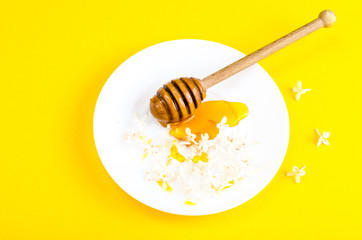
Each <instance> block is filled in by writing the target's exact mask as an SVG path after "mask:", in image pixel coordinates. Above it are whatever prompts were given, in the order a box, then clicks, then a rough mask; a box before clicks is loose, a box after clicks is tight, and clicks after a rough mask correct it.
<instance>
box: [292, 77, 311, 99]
mask: <svg viewBox="0 0 362 240" xmlns="http://www.w3.org/2000/svg"><path fill="white" fill-rule="evenodd" d="M310 90H311V89H302V82H301V81H298V82H297V86H296V87H293V92H295V93H297V94H296V95H295V100H297V101H298V100H299V98H300V96H301V95H302V94H304V93H306V92H308V91H310Z"/></svg>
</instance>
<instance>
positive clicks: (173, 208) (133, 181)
mask: <svg viewBox="0 0 362 240" xmlns="http://www.w3.org/2000/svg"><path fill="white" fill-rule="evenodd" d="M243 56H245V55H244V54H242V53H241V52H239V51H237V50H235V49H233V48H231V47H228V46H225V45H222V44H219V43H215V42H210V41H204V40H175V41H169V42H164V43H160V44H157V45H154V46H151V47H148V48H146V49H144V50H142V51H140V52H138V53H136V54H135V55H133V56H132V57H130V58H129V59H128V60H126V61H125V62H124V63H123V64H121V65H120V66H119V67H118V68H117V70H116V71H115V72H114V73H113V74H112V75H111V76H110V78H109V79H108V81H107V82H106V84H105V85H104V87H103V89H102V91H101V93H100V95H99V98H98V101H97V104H96V108H95V112H94V122H93V130H94V139H95V143H96V147H97V151H98V154H99V156H100V159H101V161H102V163H103V165H104V167H105V168H106V170H107V171H108V173H109V174H110V176H111V177H112V178H113V179H114V181H115V182H116V183H117V184H118V185H119V186H120V187H121V188H122V189H123V190H124V191H126V192H127V193H128V194H129V195H131V196H132V197H133V198H135V199H137V200H138V201H140V202H142V203H144V204H146V205H148V206H150V207H152V208H155V209H158V210H161V211H164V212H169V213H174V214H181V215H206V214H212V213H218V212H222V211H225V210H228V209H231V208H234V207H236V206H238V205H240V204H242V203H244V202H246V201H248V200H249V199H251V198H252V197H254V196H255V195H256V194H257V193H259V192H260V191H261V190H262V189H263V188H264V187H265V186H266V185H267V184H268V183H269V182H270V181H271V180H272V178H273V177H274V175H275V174H276V173H277V171H278V169H279V167H280V165H281V164H282V162H283V159H284V156H285V153H286V151H287V147H288V141H289V119H288V112H287V108H286V105H285V102H284V99H283V97H282V95H281V93H280V91H279V89H278V87H277V85H276V84H275V83H274V81H273V79H272V78H271V77H270V76H269V75H268V74H267V73H266V72H265V70H264V69H263V68H261V67H260V66H259V65H258V64H254V65H253V66H251V67H249V68H247V69H245V70H243V71H242V72H240V73H238V74H235V75H234V76H232V77H230V78H229V79H227V80H225V81H223V82H221V83H219V84H218V85H216V86H214V87H212V88H210V89H208V92H207V94H208V97H207V98H206V100H210V99H212V98H220V99H224V100H227V101H237V102H243V103H245V104H246V105H247V106H248V108H249V115H248V116H247V117H246V118H245V119H244V120H242V121H241V122H240V124H239V125H238V127H239V126H240V127H242V128H244V129H247V133H248V139H252V141H254V143H255V144H253V146H252V147H251V148H250V152H251V156H252V162H253V163H255V164H256V165H257V166H258V170H257V171H256V172H255V173H253V174H252V175H251V176H250V177H248V178H246V179H245V180H242V181H241V182H242V183H241V184H237V185H235V186H233V187H231V188H229V189H226V190H225V191H223V192H222V194H221V195H220V196H218V197H216V198H211V199H210V200H208V201H204V202H203V203H202V204H197V205H195V206H189V205H185V204H184V201H185V199H183V198H181V197H180V196H179V195H177V194H173V193H168V192H166V191H164V190H162V189H161V188H160V187H159V186H158V184H157V183H154V182H147V181H145V179H144V176H143V171H142V161H141V160H135V159H133V158H131V157H130V155H129V152H128V151H127V148H126V146H125V144H124V142H123V140H122V139H123V136H124V134H126V133H127V132H128V131H129V128H130V126H131V125H130V124H131V121H132V119H133V118H134V113H135V112H138V113H139V114H144V113H146V112H147V111H148V106H149V99H150V98H151V97H152V96H153V95H154V94H155V93H156V91H157V89H158V88H159V87H161V86H162V85H163V84H164V83H166V82H168V81H170V80H172V79H175V78H179V77H191V76H192V77H196V78H199V79H202V78H204V77H206V76H208V75H210V74H212V73H213V72H216V71H217V70H219V69H221V68H223V67H225V66H226V65H228V64H230V63H232V62H234V61H236V60H238V59H240V58H241V57H243ZM206 100H205V101H206Z"/></svg>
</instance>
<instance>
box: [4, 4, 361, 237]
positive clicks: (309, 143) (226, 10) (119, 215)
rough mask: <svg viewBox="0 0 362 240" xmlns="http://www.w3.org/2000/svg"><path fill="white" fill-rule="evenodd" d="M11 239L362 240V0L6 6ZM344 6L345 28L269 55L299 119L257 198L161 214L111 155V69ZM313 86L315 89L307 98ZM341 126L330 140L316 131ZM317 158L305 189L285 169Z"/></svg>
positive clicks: (244, 37) (291, 25) (245, 37)
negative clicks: (320, 142)
mask: <svg viewBox="0 0 362 240" xmlns="http://www.w3.org/2000/svg"><path fill="white" fill-rule="evenodd" d="M0 3H1V4H0V26H1V29H0V54H1V55H0V69H1V70H0V81H1V82H0V84H1V85H0V86H1V94H0V104H1V105H0V106H1V109H0V111H1V118H0V126H1V131H0V133H1V140H0V141H1V145H0V146H1V151H0V156H1V167H0V189H1V195H0V239H161V238H162V239H246V238H249V239H254V238H257V237H260V238H269V239H317V238H318V239H320V238H326V239H327V238H329V239H342V238H346V237H351V238H352V237H354V239H356V238H357V237H361V236H362V233H361V228H362V216H361V215H362V208H361V200H362V197H361V183H362V181H361V171H362V154H361V148H362V140H361V139H362V138H361V137H362V135H361V134H362V131H361V130H362V127H361V122H362V114H361V106H362V99H361V94H362V77H361V70H362V67H361V55H362V48H361V42H362V37H361V33H360V31H361V26H362V17H361V16H360V12H361V10H362V7H361V3H360V1H357V0H354V1H340V0H328V1H327V0H319V1H316V0H306V1H303V2H302V1H290V0H289V1H265V0H259V1H241V0H235V1H196V0H185V1H144V0H139V1H122V0H117V1H90V0H88V1H74V0H72V1H69V0H67V1H6V0H1V1H0ZM327 8H328V9H331V10H333V11H334V12H335V13H336V15H337V23H336V25H335V26H334V27H332V28H331V29H322V30H319V31H318V32H316V33H314V34H312V35H310V36H308V37H307V38H305V39H303V40H301V41H299V42H297V43H295V44H293V45H292V46H290V47H288V48H286V49H284V50H282V51H280V52H279V53H277V54H275V55H273V56H271V57H269V58H267V59H266V60H263V61H262V62H261V63H260V64H261V66H262V67H263V68H264V69H265V70H266V71H267V72H268V73H269V74H270V75H271V76H272V78H273V79H274V80H275V82H276V83H277V85H278V86H279V88H280V90H281V92H282V94H283V96H284V99H285V101H286V104H287V107H288V111H289V117H290V126H291V136H290V143H289V148H288V152H287V155H286V158H285V160H284V162H283V165H282V167H281V169H280V170H279V172H278V173H277V175H276V176H275V178H274V179H273V180H272V182H271V183H270V184H269V185H268V186H267V187H266V188H265V189H264V190H263V191H262V192H261V193H260V194H258V195H257V196H256V197H254V198H253V199H252V200H250V201H248V202H247V203H245V204H243V205H242V206H239V207H237V208H235V209H233V210H229V211H227V212H223V213H220V214H215V215H211V216H202V217H184V216H176V215H171V214H167V213H163V212H159V211H156V210H153V209H151V208H149V207H147V206H144V205H142V204H141V203H139V202H137V201H135V200H134V199H133V198H131V197H130V196H128V195H127V194H126V193H125V192H123V191H122V190H121V189H120V188H119V187H118V186H117V185H116V184H115V183H114V182H113V180H112V179H111V178H110V177H109V175H108V174H107V172H106V170H105V169H104V168H103V166H102V163H101V161H100V159H99V157H98V155H97V152H96V148H95V145H94V140H93V133H92V118H93V111H94V107H95V103H96V100H97V97H98V94H99V92H100V91H101V88H102V86H103V84H104V83H105V82H106V80H107V78H108V77H109V76H110V74H111V73H112V72H113V71H114V70H115V69H116V68H117V67H118V66H119V65H120V64H121V63H122V62H123V61H125V60H126V59H127V58H129V57H130V56H131V55H133V54H134V53H136V52H138V51H140V50H142V49H143V48H145V47H148V46H150V45H153V44H156V43H160V42H164V41H168V40H174V39H182V38H196V39H205V40H211V41H216V42H220V43H223V44H226V45H229V46H231V47H234V48H236V49H238V50H240V51H242V52H243V53H246V54H247V53H250V52H252V51H253V50H255V49H257V48H259V47H261V46H263V45H265V44H267V43H269V42H271V41H273V40H274V39H276V38H278V37H280V36H282V35H284V34H286V33H288V32H290V31H292V30H294V29H295V28H297V27H299V26H301V25H303V24H305V23H307V22H308V21H310V20H313V19H314V18H315V17H316V16H317V15H318V13H319V12H320V11H322V10H324V9H327ZM298 80H301V81H302V83H303V87H305V88H311V89H312V91H311V92H308V93H307V94H305V95H303V96H302V97H301V100H300V101H299V102H297V101H295V100H294V98H293V94H292V92H291V91H290V89H291V88H292V87H293V86H295V85H296V82H297V81H298ZM315 128H318V129H319V130H320V131H330V132H331V137H330V139H329V141H330V146H321V147H319V148H317V147H316V146H315V145H316V141H317V135H316V133H315V132H314V129H315ZM294 165H297V166H298V167H302V166H304V165H305V166H306V169H305V170H306V175H305V176H304V177H302V179H301V183H300V184H295V183H294V180H293V178H291V177H287V176H285V174H286V172H288V171H290V170H291V169H292V167H293V166H294Z"/></svg>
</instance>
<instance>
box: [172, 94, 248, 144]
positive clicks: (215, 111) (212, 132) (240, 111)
mask: <svg viewBox="0 0 362 240" xmlns="http://www.w3.org/2000/svg"><path fill="white" fill-rule="evenodd" d="M247 115H248V107H247V106H246V105H245V104H244V103H239V102H227V101H208V102H203V103H202V104H201V105H200V106H199V108H198V109H197V110H196V111H195V114H194V115H193V117H191V118H189V119H186V120H185V121H183V122H181V123H177V124H173V125H171V131H170V134H171V135H172V136H174V137H176V138H178V139H183V138H185V137H186V136H187V135H186V132H185V129H186V128H190V130H191V132H192V133H193V134H196V139H195V140H196V142H197V141H199V140H200V139H201V134H205V133H207V134H208V135H209V139H213V138H215V137H216V136H217V134H219V129H218V128H217V126H216V125H217V124H218V123H220V122H221V119H222V118H223V117H227V122H226V124H228V125H229V126H230V127H234V126H236V125H238V123H239V121H240V120H241V119H243V118H245V117H246V116H247Z"/></svg>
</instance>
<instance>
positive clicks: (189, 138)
mask: <svg viewBox="0 0 362 240" xmlns="http://www.w3.org/2000/svg"><path fill="white" fill-rule="evenodd" d="M185 133H186V135H187V136H186V137H185V141H188V142H191V143H194V144H197V142H196V141H195V138H196V134H193V133H192V132H191V129H190V128H188V127H187V128H186V129H185Z"/></svg>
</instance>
